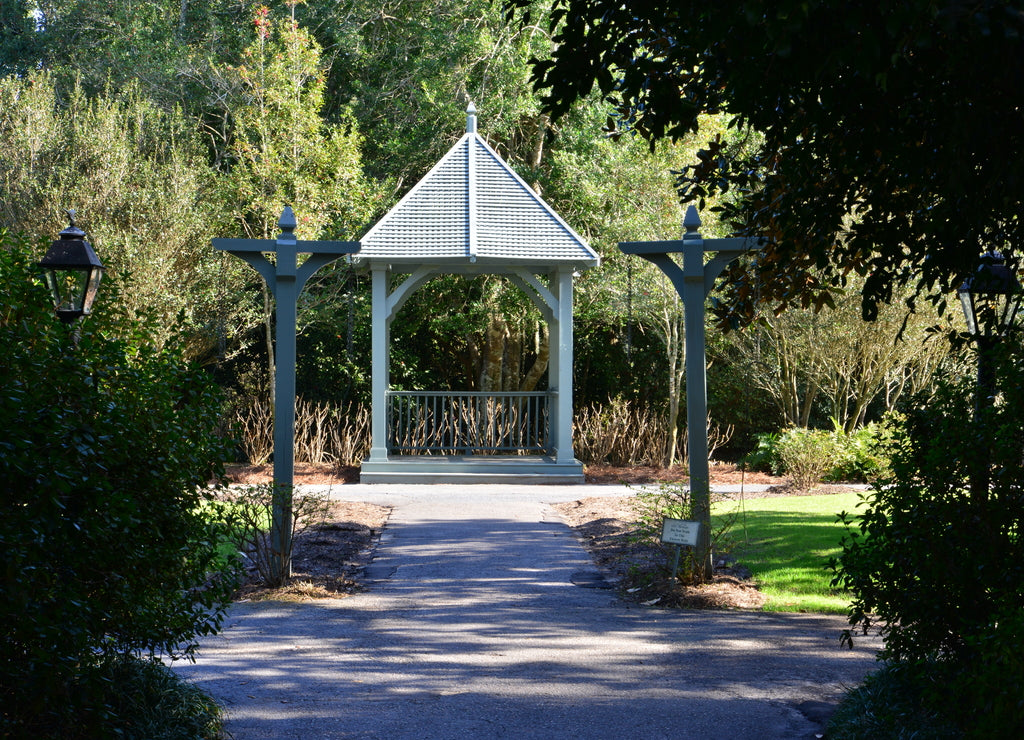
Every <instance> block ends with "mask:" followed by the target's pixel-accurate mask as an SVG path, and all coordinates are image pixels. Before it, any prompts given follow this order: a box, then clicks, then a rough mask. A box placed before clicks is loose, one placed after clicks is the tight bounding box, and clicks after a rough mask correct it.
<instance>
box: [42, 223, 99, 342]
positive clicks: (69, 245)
mask: <svg viewBox="0 0 1024 740" xmlns="http://www.w3.org/2000/svg"><path fill="white" fill-rule="evenodd" d="M68 217H69V219H70V221H71V223H70V225H69V226H68V227H67V228H66V229H64V231H62V232H60V238H59V239H57V241H55V242H54V243H53V244H52V245H51V246H50V250H49V251H48V252H47V253H46V256H45V257H43V258H42V259H41V260H40V261H39V266H40V267H42V268H43V269H44V270H45V271H46V273H45V274H46V283H47V285H49V286H50V292H51V293H52V294H53V303H54V306H55V307H56V309H57V316H58V317H59V318H60V320H61V321H63V322H64V323H66V324H73V323H74V322H75V321H76V320H77V319H78V318H80V317H82V316H86V315H88V314H89V313H90V312H91V311H92V304H93V302H94V301H95V300H96V292H97V291H98V290H99V287H100V278H101V277H103V269H104V268H103V264H102V263H101V262H100V260H99V258H98V257H97V256H96V253H95V252H94V251H93V250H92V246H91V245H90V244H89V242H87V241H86V240H85V232H84V231H82V230H81V229H79V228H78V227H77V226H75V212H74V211H68Z"/></svg>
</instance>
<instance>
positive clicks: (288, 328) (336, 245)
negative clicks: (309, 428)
mask: <svg viewBox="0 0 1024 740" xmlns="http://www.w3.org/2000/svg"><path fill="white" fill-rule="evenodd" d="M278 226H279V227H280V228H281V235H280V236H278V237H277V239H276V240H275V241H270V240H269V239H214V240H213V247H214V249H219V250H222V251H225V252H228V253H229V254H233V255H234V256H236V257H238V258H239V259H243V260H245V261H246V262H248V263H249V264H250V265H251V266H252V267H253V269H255V270H256V271H257V272H258V273H259V274H260V275H261V276H262V277H263V279H264V280H265V281H266V283H267V288H268V289H269V290H270V292H271V293H272V294H273V296H274V303H275V309H274V311H275V313H274V318H275V324H276V329H275V334H274V343H275V352H274V356H275V373H274V377H275V381H274V503H273V516H272V521H271V527H270V542H271V550H272V557H273V577H274V579H275V580H276V581H278V582H279V583H280V582H282V581H284V580H285V579H287V578H288V577H290V576H291V557H290V553H291V537H292V527H291V524H292V484H293V481H294V475H295V352H296V350H295V325H296V314H297V305H298V299H299V293H300V292H302V287H303V286H304V285H305V284H306V281H307V280H309V278H310V277H312V276H313V273H315V272H316V271H317V270H319V269H320V268H321V267H323V266H324V265H327V264H329V263H331V262H333V261H334V260H336V259H338V258H339V257H342V256H343V255H346V254H353V253H354V252H358V251H359V247H360V244H359V242H341V241H299V240H297V239H296V238H295V234H294V231H295V226H296V220H295V213H294V212H293V211H292V208H291V206H285V208H284V211H282V212H281V219H280V221H278ZM267 253H272V254H274V255H275V257H276V259H275V260H273V261H271V260H270V259H269V258H268V257H267ZM300 254H308V255H309V257H307V258H306V260H305V261H303V262H302V264H299V259H298V257H299V255H300Z"/></svg>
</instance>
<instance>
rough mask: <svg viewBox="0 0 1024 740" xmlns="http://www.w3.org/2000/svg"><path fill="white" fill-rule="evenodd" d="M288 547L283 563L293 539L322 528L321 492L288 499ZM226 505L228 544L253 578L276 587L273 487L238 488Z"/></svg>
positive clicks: (324, 504)
mask: <svg viewBox="0 0 1024 740" xmlns="http://www.w3.org/2000/svg"><path fill="white" fill-rule="evenodd" d="M290 498H291V502H292V503H291V510H292V516H291V531H290V536H289V538H288V542H289V543H290V546H289V547H288V548H287V550H286V552H284V553H283V555H284V561H285V562H289V563H290V562H291V558H292V548H293V547H294V544H295V537H296V535H298V534H301V533H302V532H304V531H306V529H307V528H309V527H310V526H311V525H315V524H323V522H324V521H325V520H326V518H327V513H328V510H329V508H330V501H328V499H327V494H326V493H325V492H322V491H313V492H309V493H305V494H302V495H295V494H294V492H292V495H291V497H290ZM225 500H226V502H227V503H228V506H227V514H226V516H225V521H226V522H227V524H228V526H229V528H230V532H231V535H230V537H231V540H232V541H233V542H234V543H235V545H236V546H237V547H238V549H239V551H240V552H242V553H243V554H244V557H245V558H246V560H247V562H248V563H249V564H250V566H251V568H252V570H254V571H255V573H256V575H257V577H258V578H259V579H260V580H261V581H262V582H263V583H266V584H269V585H274V586H280V585H283V583H281V582H279V581H278V580H277V571H278V568H279V562H280V561H279V560H278V558H277V557H276V556H275V552H274V546H273V545H274V543H273V541H272V532H271V522H272V521H273V515H274V484H273V483H266V484H262V485H256V486H240V487H238V488H236V489H234V490H232V491H231V492H230V493H229V494H227V495H226V496H225Z"/></svg>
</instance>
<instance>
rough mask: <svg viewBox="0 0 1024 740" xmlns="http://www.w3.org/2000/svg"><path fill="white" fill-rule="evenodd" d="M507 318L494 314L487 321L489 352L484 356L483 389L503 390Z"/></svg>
mask: <svg viewBox="0 0 1024 740" xmlns="http://www.w3.org/2000/svg"><path fill="white" fill-rule="evenodd" d="M507 333H508V332H507V329H506V326H505V320H504V319H503V318H502V317H501V316H498V315H497V314H492V315H491V318H490V321H489V322H488V323H487V354H486V356H485V357H484V368H483V383H482V384H481V385H482V389H483V390H485V391H500V390H501V369H502V364H503V363H504V359H505V337H506V335H507Z"/></svg>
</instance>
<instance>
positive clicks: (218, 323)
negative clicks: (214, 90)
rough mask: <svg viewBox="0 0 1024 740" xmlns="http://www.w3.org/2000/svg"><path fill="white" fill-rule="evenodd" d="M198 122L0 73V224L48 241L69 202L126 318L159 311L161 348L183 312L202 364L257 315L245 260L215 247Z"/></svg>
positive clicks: (216, 220) (39, 77) (221, 215)
mask: <svg viewBox="0 0 1024 740" xmlns="http://www.w3.org/2000/svg"><path fill="white" fill-rule="evenodd" d="M195 128H196V127H195V122H194V121H193V120H190V119H188V118H187V117H186V116H185V115H184V114H183V113H182V111H181V110H180V109H179V110H171V111H165V110H162V109H160V108H159V107H157V106H156V105H154V104H153V103H152V101H150V100H149V99H147V98H146V97H145V96H144V95H143V94H142V93H141V92H140V91H139V89H138V88H137V87H135V86H129V87H127V88H125V89H123V90H121V91H113V90H111V91H108V92H105V93H101V94H98V95H95V96H92V97H90V96H88V95H87V94H86V93H85V91H84V90H83V89H82V88H81V87H78V86H75V87H72V88H71V89H70V90H61V89H60V88H59V86H58V85H57V83H56V82H55V80H54V78H53V75H51V74H49V73H46V72H34V73H32V74H29V75H26V76H24V77H21V78H17V77H8V78H5V79H0V183H2V186H3V190H4V198H3V199H2V200H0V225H4V226H8V227H9V228H12V229H16V230H18V231H21V232H24V233H26V234H29V235H31V236H32V237H33V238H34V239H38V240H44V239H53V238H54V237H55V236H56V234H57V232H58V231H60V229H62V228H63V227H64V226H65V225H66V223H67V222H66V217H65V215H64V211H65V210H66V209H69V208H71V209H74V210H76V211H77V213H78V216H79V221H80V225H81V226H82V227H83V228H84V229H85V230H86V232H87V233H88V234H89V237H90V239H91V240H93V242H94V244H95V245H96V246H97V248H98V249H99V251H100V256H101V259H102V260H103V261H104V263H105V264H106V265H107V266H108V268H109V270H108V277H107V278H106V279H107V281H116V282H119V283H121V288H122V290H121V293H120V296H121V298H120V299H121V301H122V302H123V305H124V306H125V308H126V310H127V311H128V313H129V315H134V316H140V317H141V316H143V315H146V314H148V313H150V312H154V311H155V312H156V314H157V316H158V317H159V322H158V327H160V328H158V329H157V330H156V334H155V335H154V337H153V340H154V341H155V342H156V343H157V344H161V343H162V342H165V341H167V340H168V339H169V337H170V335H171V333H172V327H174V326H176V319H177V317H178V316H179V314H180V315H182V317H183V318H184V327H183V328H187V330H188V334H189V356H190V357H191V358H195V359H203V360H205V361H207V362H208V361H210V360H212V359H213V358H214V357H216V356H217V355H218V354H221V353H222V348H221V347H220V345H221V339H222V337H224V336H226V335H229V334H234V333H235V332H236V331H237V330H238V329H239V328H241V327H244V326H246V325H248V324H249V323H251V321H252V316H251V314H252V312H251V310H249V308H248V306H247V304H246V301H245V299H244V298H243V297H242V296H241V295H240V294H239V292H238V285H239V284H240V283H241V275H242V269H241V266H240V265H234V264H231V263H230V262H227V260H226V259H225V256H224V255H218V254H216V253H215V252H214V251H213V250H212V249H211V248H210V243H209V239H210V232H211V231H215V230H221V229H224V228H225V227H226V224H227V213H226V210H225V206H224V200H223V197H222V193H221V192H220V191H219V189H218V183H217V180H216V177H215V173H214V172H213V171H212V170H211V169H210V167H209V166H208V163H207V158H206V152H205V151H204V150H203V148H202V146H201V144H200V142H199V140H198V136H197V134H196V130H195ZM129 283H130V284H129Z"/></svg>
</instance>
